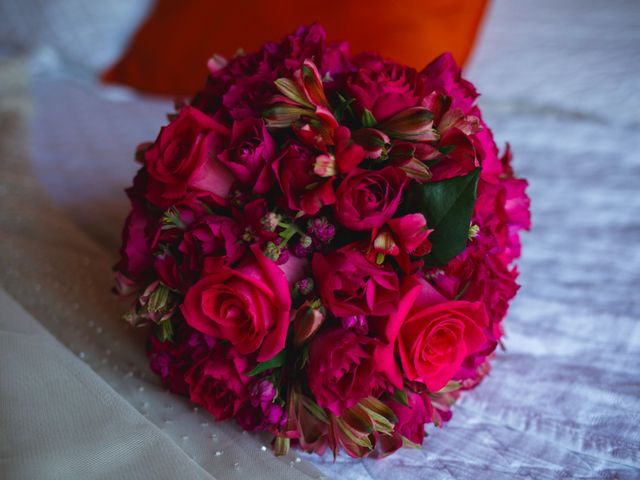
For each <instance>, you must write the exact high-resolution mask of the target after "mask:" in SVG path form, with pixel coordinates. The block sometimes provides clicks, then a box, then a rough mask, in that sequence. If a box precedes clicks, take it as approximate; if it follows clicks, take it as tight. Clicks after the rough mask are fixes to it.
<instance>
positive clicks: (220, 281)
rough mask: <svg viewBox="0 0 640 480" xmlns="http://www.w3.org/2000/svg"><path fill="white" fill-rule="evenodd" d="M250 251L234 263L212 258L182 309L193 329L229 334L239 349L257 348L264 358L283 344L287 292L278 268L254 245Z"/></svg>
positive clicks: (288, 301)
mask: <svg viewBox="0 0 640 480" xmlns="http://www.w3.org/2000/svg"><path fill="white" fill-rule="evenodd" d="M252 252H253V254H254V258H253V259H249V260H248V261H246V262H244V263H242V264H241V265H239V266H238V267H236V268H230V267H228V266H226V265H224V264H223V263H222V262H221V261H219V262H214V261H211V262H210V265H209V267H208V268H207V267H206V266H205V272H204V275H203V277H202V278H201V279H200V280H199V281H198V282H197V283H196V284H195V285H193V286H192V287H191V288H190V289H189V290H188V291H187V294H186V296H185V299H184V303H183V304H182V307H181V310H182V314H183V315H184V318H185V320H186V321H187V323H188V324H189V325H191V326H192V327H193V328H195V329H196V330H198V331H200V332H202V333H206V334H207V335H210V336H212V337H214V338H221V339H225V340H228V341H229V342H231V343H232V344H233V345H234V346H235V347H236V348H237V349H238V351H239V352H240V353H242V354H249V353H252V352H255V351H258V357H257V358H258V361H260V362H262V361H265V360H269V359H270V358H271V357H273V356H274V355H275V354H277V353H278V352H279V351H280V350H282V349H283V347H284V342H285V338H286V336H287V328H288V327H289V313H290V312H289V311H290V309H291V295H290V293H289V285H288V283H287V278H286V277H285V274H284V273H283V272H282V270H280V268H279V267H278V266H277V265H276V264H275V263H274V262H273V261H271V260H269V259H268V258H267V257H265V256H264V255H263V254H262V252H260V250H259V249H258V248H255V247H254V248H252Z"/></svg>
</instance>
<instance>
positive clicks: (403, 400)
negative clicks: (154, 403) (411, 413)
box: [393, 388, 409, 407]
mask: <svg viewBox="0 0 640 480" xmlns="http://www.w3.org/2000/svg"><path fill="white" fill-rule="evenodd" d="M393 399H394V400H397V401H398V403H400V404H402V405H404V406H405V407H408V406H409V399H408V398H407V392H405V391H404V390H398V389H397V388H396V391H395V392H394V393H393Z"/></svg>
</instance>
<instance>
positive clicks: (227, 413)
mask: <svg viewBox="0 0 640 480" xmlns="http://www.w3.org/2000/svg"><path fill="white" fill-rule="evenodd" d="M249 365H250V364H249V360H248V359H247V357H245V356H243V355H241V354H240V353H239V352H238V351H237V350H236V349H234V348H233V347H231V346H229V345H216V346H215V347H214V349H213V350H212V351H211V353H210V354H209V355H208V356H206V357H205V358H203V359H202V360H200V361H199V362H198V363H196V364H194V365H193V367H191V368H190V369H189V371H188V372H187V373H186V375H185V382H186V383H187V385H188V386H189V397H190V398H191V401H192V402H194V403H197V404H198V405H202V406H203V407H204V408H206V409H207V411H209V412H210V413H211V415H213V416H214V418H215V419H216V420H225V419H227V418H231V417H233V416H234V415H236V414H237V413H238V411H239V410H240V409H241V408H242V407H243V406H244V405H245V404H246V403H247V401H248V399H249V393H248V390H247V384H248V383H249V382H250V381H251V379H250V378H249V377H247V376H246V372H248V370H249Z"/></svg>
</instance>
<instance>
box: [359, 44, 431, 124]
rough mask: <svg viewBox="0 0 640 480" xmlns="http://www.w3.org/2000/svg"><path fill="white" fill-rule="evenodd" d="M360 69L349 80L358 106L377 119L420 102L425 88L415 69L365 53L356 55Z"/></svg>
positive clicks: (389, 115) (388, 116)
mask: <svg viewBox="0 0 640 480" xmlns="http://www.w3.org/2000/svg"><path fill="white" fill-rule="evenodd" d="M354 63H355V64H356V67H357V68H358V70H357V72H356V73H355V74H354V75H352V76H351V77H350V78H349V80H348V84H347V86H348V91H349V93H351V95H352V96H353V98H355V99H356V106H357V107H359V108H360V109H362V110H364V109H367V110H369V111H370V112H372V113H373V116H374V117H375V118H376V120H377V121H378V122H382V121H384V120H387V119H388V118H391V117H392V116H394V115H395V114H396V113H399V112H401V111H402V110H405V109H407V108H410V107H415V106H417V105H419V103H420V100H421V99H422V96H424V91H423V88H422V78H421V77H420V76H419V75H418V72H416V70H415V69H413V68H411V67H407V66H405V65H399V64H397V63H395V62H391V61H388V60H385V59H383V58H381V57H380V56H379V55H377V54H371V53H364V54H361V55H359V56H357V57H356V58H355V59H354Z"/></svg>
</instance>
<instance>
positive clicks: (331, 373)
mask: <svg viewBox="0 0 640 480" xmlns="http://www.w3.org/2000/svg"><path fill="white" fill-rule="evenodd" d="M378 346H379V341H378V340H376V339H374V338H369V337H366V336H363V335H357V334H355V333H354V332H352V331H350V330H345V329H343V328H336V329H333V330H329V331H326V332H323V333H321V334H318V335H316V336H315V337H314V338H313V340H312V342H311V347H310V349H309V365H308V366H307V378H308V379H309V388H310V389H311V392H312V393H313V395H314V396H315V398H316V402H317V403H318V405H320V406H321V407H324V408H327V409H328V410H330V411H331V412H332V413H334V414H335V415H340V414H341V413H342V411H343V410H344V409H345V408H349V407H352V406H354V405H355V404H356V403H358V402H359V401H360V400H362V399H363V398H365V397H368V396H370V395H372V394H376V393H379V392H380V391H381V390H382V389H383V388H384V385H385V384H384V378H383V377H382V376H381V375H380V374H379V373H378V371H377V368H376V362H375V360H374V352H375V350H376V348H377V347H378Z"/></svg>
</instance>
